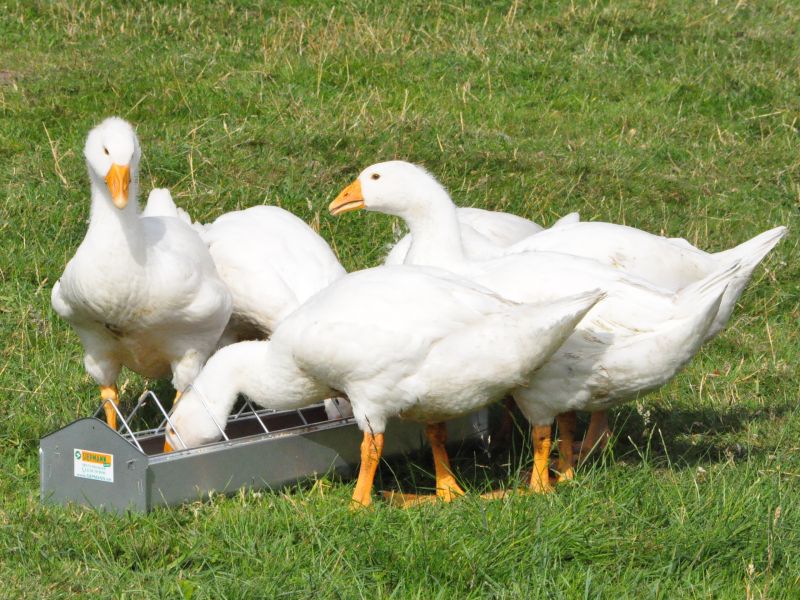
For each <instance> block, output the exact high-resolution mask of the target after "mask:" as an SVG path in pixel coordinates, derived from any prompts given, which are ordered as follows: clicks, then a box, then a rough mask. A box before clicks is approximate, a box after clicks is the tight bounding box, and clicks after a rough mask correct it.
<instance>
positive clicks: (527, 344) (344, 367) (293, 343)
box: [165, 266, 601, 505]
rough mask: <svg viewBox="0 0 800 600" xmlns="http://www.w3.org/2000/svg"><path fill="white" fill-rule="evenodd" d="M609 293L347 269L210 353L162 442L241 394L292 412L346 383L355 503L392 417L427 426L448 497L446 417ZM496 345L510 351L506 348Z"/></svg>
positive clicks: (198, 429) (208, 426)
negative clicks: (357, 455) (522, 298)
mask: <svg viewBox="0 0 800 600" xmlns="http://www.w3.org/2000/svg"><path fill="white" fill-rule="evenodd" d="M600 297H601V293H600V292H598V291H596V290H593V291H591V292H589V293H582V294H578V295H576V296H572V297H569V298H564V299H562V300H559V301H557V302H553V303H552V304H550V305H548V306H537V305H529V304H517V303H514V302H511V301H508V300H505V299H502V298H500V297H498V296H497V295H495V294H493V293H491V292H489V291H488V290H486V289H484V288H481V287H480V286H477V285H475V284H472V283H469V282H467V281H464V280H461V279H458V278H457V277H455V276H454V275H452V274H449V273H446V272H444V271H440V270H438V269H428V268H419V267H403V266H394V267H377V268H374V269H369V270H366V271H359V272H357V273H352V274H350V275H346V276H345V277H343V278H341V279H339V280H338V281H337V282H335V283H333V284H331V285H330V286H329V287H327V288H325V289H324V290H322V291H320V292H319V293H317V294H316V295H315V296H313V297H312V298H311V299H310V300H308V301H307V302H306V303H305V304H303V305H302V306H301V307H300V308H298V309H297V310H296V311H294V312H293V313H292V314H291V315H290V316H289V317H287V318H286V319H284V320H283V321H282V322H281V323H280V325H278V327H277V329H276V330H275V331H274V332H273V334H272V337H271V339H270V340H269V341H264V342H240V343H238V344H233V345H231V346H227V347H225V348H222V349H221V350H219V352H217V353H216V354H215V355H214V356H212V357H211V359H210V360H209V361H208V363H207V364H206V366H205V368H204V369H203V371H202V372H201V373H200V375H199V376H198V378H197V380H196V381H195V383H194V385H192V387H191V388H190V389H189V390H187V391H186V393H185V394H184V396H183V397H182V399H181V401H180V402H179V403H178V404H177V406H176V407H175V410H174V412H173V414H172V424H173V425H174V430H173V429H169V430H168V431H167V436H166V440H165V451H170V450H172V449H173V448H180V447H181V442H183V443H184V444H185V445H186V446H187V447H192V446H196V445H199V444H203V443H207V442H210V441H214V440H217V439H219V437H220V434H219V430H218V429H217V427H216V425H215V421H216V422H217V423H224V422H225V421H226V418H227V416H228V415H229V414H230V412H231V410H232V408H233V404H234V402H235V400H236V397H237V395H238V394H244V395H246V396H247V397H248V398H250V400H252V401H253V402H255V403H256V404H259V405H261V406H264V407H267V408H273V409H293V408H299V407H302V406H306V405H308V404H312V403H314V402H318V401H319V400H321V399H323V398H328V397H330V396H331V395H335V393H336V392H344V393H345V394H347V397H348V398H349V399H350V403H351V404H352V407H353V412H354V415H355V419H356V422H357V424H358V426H359V428H360V429H361V430H362V431H363V433H364V438H363V443H362V446H361V468H360V471H359V476H358V482H357V484H356V489H355V492H354V494H353V500H354V502H356V503H357V504H361V505H368V504H369V503H370V502H371V489H372V481H373V477H374V474H375V469H376V467H377V463H378V460H379V459H380V455H381V449H382V447H383V433H384V429H385V426H386V422H387V419H389V418H392V417H402V418H406V419H412V420H415V421H420V422H423V423H426V424H427V425H428V427H427V429H426V431H427V434H428V439H429V440H430V443H431V446H432V449H433V455H434V463H435V467H436V487H437V494H438V496H439V497H442V498H443V499H445V500H449V499H451V498H452V496H453V490H454V489H457V485H456V484H455V481H454V479H453V477H452V474H451V473H450V467H449V463H448V460H447V454H446V452H445V450H444V429H443V426H442V422H443V421H445V420H447V419H451V418H454V417H457V416H460V415H463V414H467V413H469V412H472V411H474V410H477V409H479V408H481V407H483V406H486V405H487V404H489V403H491V402H494V401H496V400H499V399H500V398H501V397H503V395H504V394H505V393H507V392H508V391H509V390H512V389H514V388H515V387H517V386H519V385H520V384H525V382H526V381H527V380H528V378H529V377H530V374H531V372H532V371H534V370H535V369H536V368H537V367H539V366H540V365H541V364H542V363H543V362H544V360H545V359H546V358H547V357H548V356H550V355H551V354H552V353H553V352H554V351H555V350H556V348H558V347H559V346H560V345H561V344H562V343H563V341H564V340H565V339H566V337H567V336H568V335H569V334H570V333H571V332H572V330H573V328H574V327H575V325H576V324H577V323H578V321H580V319H581V318H582V317H583V316H584V315H585V314H586V312H587V311H588V310H589V309H590V308H591V307H592V306H593V305H594V304H595V303H596V302H597V301H598V299H599V298H600ZM497 346H502V347H503V348H506V350H507V352H506V353H505V354H503V355H502V356H499V355H498V353H497V351H496V348H497ZM467 363H468V364H470V366H471V368H470V369H469V370H468V371H466V372H465V371H464V365H465V364H467ZM201 394H202V396H201ZM202 398H205V401H206V404H208V405H209V408H210V413H211V414H209V413H207V412H206V411H205V410H204V409H203V407H202V405H203V400H202ZM179 440H180V441H179ZM459 492H460V490H459Z"/></svg>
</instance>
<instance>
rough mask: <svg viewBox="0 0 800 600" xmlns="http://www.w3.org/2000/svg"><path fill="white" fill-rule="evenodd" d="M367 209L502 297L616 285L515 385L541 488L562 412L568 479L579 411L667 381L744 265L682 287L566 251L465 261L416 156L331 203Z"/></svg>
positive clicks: (444, 199)
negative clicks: (400, 222) (393, 218)
mask: <svg viewBox="0 0 800 600" xmlns="http://www.w3.org/2000/svg"><path fill="white" fill-rule="evenodd" d="M376 176H377V177H376ZM430 204H434V205H435V206H436V208H435V211H436V214H437V219H435V220H427V219H425V218H424V215H425V214H427V213H429V212H430V211H427V210H425V209H424V208H420V207H427V206H429V205H430ZM361 207H365V208H367V209H372V210H376V211H380V212H386V213H389V214H394V215H397V216H400V217H401V218H403V219H405V220H406V221H407V222H408V225H409V229H410V230H411V232H412V236H413V243H412V246H411V248H410V250H409V253H408V258H407V262H412V263H414V264H428V265H433V266H438V267H442V268H446V269H448V270H451V271H454V272H456V273H458V274H459V275H462V276H464V277H466V278H468V279H470V280H472V281H474V282H476V283H479V284H481V285H484V286H486V287H488V288H490V289H492V290H493V291H495V292H497V293H499V294H501V295H502V296H504V297H507V298H510V299H513V300H516V301H525V302H533V301H539V302H546V301H550V300H553V299H557V298H559V297H560V296H562V295H564V294H572V293H576V292H579V291H581V290H584V289H586V288H590V289H591V288H595V287H597V288H600V289H603V290H606V291H607V292H608V297H607V298H606V299H605V300H603V301H601V302H599V303H598V305H597V306H596V307H595V308H594V309H593V310H592V311H591V312H590V313H589V314H588V315H587V317H586V319H584V320H583V321H582V322H581V323H580V324H579V325H578V327H577V328H576V331H575V333H574V334H573V335H572V336H570V338H569V340H568V341H567V342H566V343H565V344H564V346H563V347H561V348H560V349H559V350H558V351H557V352H556V353H555V354H554V355H553V357H552V358H551V359H550V360H548V361H547V363H546V364H545V365H544V366H543V367H542V368H540V369H539V370H538V371H537V372H536V373H534V374H533V376H532V377H531V380H530V381H529V382H528V384H527V385H526V386H525V388H521V389H519V390H517V391H516V392H515V393H514V398H515V400H516V401H517V403H518V404H519V406H520V409H521V410H522V411H523V413H524V414H525V415H526V417H528V418H529V419H530V420H531V421H532V423H533V425H534V449H535V456H536V457H538V459H539V462H538V463H536V466H535V471H534V472H535V473H536V470H537V469H538V470H539V477H540V480H541V481H542V484H543V487H547V486H546V483H545V482H546V477H545V474H546V463H545V462H544V460H543V459H542V456H543V455H544V454H546V453H547V452H549V446H547V447H545V446H543V444H544V440H545V438H546V437H548V436H549V427H550V423H551V421H552V419H553V418H554V417H555V416H556V415H558V414H563V417H562V418H561V419H560V422H561V424H562V427H561V431H562V442H563V443H562V444H561V446H560V449H561V450H562V452H561V454H562V457H561V458H562V460H561V463H560V467H559V469H560V470H561V471H562V473H563V474H564V476H565V477H570V476H571V464H572V462H573V460H572V443H571V442H572V440H571V436H572V435H573V434H572V431H573V430H574V412H573V411H575V410H605V409H606V408H608V407H610V406H614V405H616V404H618V403H620V402H623V401H625V400H628V399H631V398H633V397H635V396H636V395H638V394H640V393H644V392H647V391H650V390H653V389H655V388H657V387H659V386H661V385H663V384H664V383H666V382H667V381H669V380H670V379H671V378H672V377H673V376H674V375H675V374H676V373H677V371H678V370H679V369H680V368H681V367H682V366H683V365H685V364H686V363H687V362H688V361H689V360H690V359H691V357H692V356H693V355H694V354H695V353H696V352H697V350H698V349H699V347H700V345H701V344H702V342H703V340H704V339H705V337H706V334H707V332H708V330H709V328H710V327H711V326H712V324H713V322H714V320H715V318H716V316H717V313H718V309H719V305H720V301H721V299H722V297H723V294H724V293H725V290H726V289H727V287H728V285H729V284H730V283H731V282H732V281H735V280H736V278H737V277H739V274H740V271H741V267H740V265H739V262H738V261H733V262H731V264H729V265H727V266H723V267H721V268H720V269H718V270H717V271H716V272H714V273H712V274H710V275H708V276H707V277H705V278H703V279H701V280H700V281H698V282H695V283H693V284H692V285H690V286H687V287H686V288H684V289H682V290H681V291H680V292H677V293H674V292H671V291H668V290H664V289H662V288H658V287H656V286H653V285H652V284H651V283H650V282H648V281H646V280H644V279H641V278H638V277H635V276H632V275H628V274H626V273H624V272H621V271H619V270H616V269H613V268H611V267H608V266H606V265H603V264H601V263H598V262H596V261H592V260H589V259H586V258H582V257H576V256H569V255H566V254H558V253H549V252H535V253H534V252H528V253H520V254H514V255H509V256H503V257H500V258H496V259H491V260H486V261H466V260H465V259H464V252H463V249H462V246H461V240H460V238H459V229H458V224H457V222H456V219H455V217H454V209H453V204H452V201H451V200H450V198H449V196H448V194H447V192H446V191H445V190H444V188H443V187H442V186H441V185H440V184H439V183H438V182H437V181H436V180H435V179H434V178H433V177H432V176H431V175H429V174H428V173H427V172H425V171H424V170H423V169H421V168H419V167H416V166H414V165H411V164H408V163H402V162H390V163H382V164H378V165H373V166H372V167H369V168H367V169H365V170H364V171H363V172H362V173H361V175H360V176H359V177H358V179H357V180H356V181H355V182H354V183H353V184H351V185H350V186H348V187H347V188H345V189H344V190H343V191H342V193H341V194H340V195H339V196H338V197H337V198H336V199H335V200H334V201H333V202H332V203H331V205H330V210H331V212H332V213H333V214H339V213H341V212H345V210H349V209H354V208H361ZM421 215H422V216H421ZM448 215H449V216H448ZM537 235H541V234H537ZM548 443H549V441H548Z"/></svg>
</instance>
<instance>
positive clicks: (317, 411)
mask: <svg viewBox="0 0 800 600" xmlns="http://www.w3.org/2000/svg"><path fill="white" fill-rule="evenodd" d="M189 387H190V388H191V387H192V386H189ZM187 391H188V390H187ZM194 391H195V392H197V393H198V395H199V397H200V400H201V402H202V405H203V408H204V409H205V411H206V414H207V415H208V416H209V417H210V418H211V420H212V421H213V422H214V425H216V427H217V429H218V430H219V432H220V435H221V436H222V439H223V440H224V441H226V442H227V441H230V440H231V436H230V435H229V434H228V432H229V431H230V430H232V429H233V430H236V431H238V432H239V433H241V431H240V430H241V428H237V427H236V425H239V424H245V423H251V424H253V423H255V424H257V425H258V429H257V430H256V431H252V429H253V428H252V427H251V428H250V429H247V431H250V435H257V434H264V433H266V434H272V433H275V432H277V431H280V430H283V429H287V428H291V427H286V423H287V422H289V423H291V422H293V421H296V423H297V426H300V427H304V426H309V425H313V424H317V423H321V422H332V423H333V422H338V421H341V422H342V423H344V422H346V421H348V420H350V419H352V415H351V413H349V411H347V410H343V404H342V402H344V401H343V400H341V399H339V398H337V399H333V401H332V402H330V403H329V404H328V405H327V406H326V405H325V404H324V403H319V404H313V405H310V406H307V407H303V408H299V409H296V410H282V411H278V410H273V409H269V408H260V409H259V408H256V406H255V405H253V403H252V402H251V401H250V400H249V399H247V398H240V399H239V401H238V402H237V403H236V405H235V406H234V410H233V411H232V412H231V414H230V416H229V417H228V419H227V421H226V422H225V424H224V426H223V425H222V424H221V423H218V422H217V420H216V419H215V418H214V416H213V414H212V413H211V411H210V410H209V407H208V401H207V399H206V397H205V395H204V394H203V393H202V391H200V389H199V388H196V387H195V388H194ZM106 402H107V401H103V402H101V403H100V405H99V406H98V407H97V410H96V411H95V412H94V414H93V415H92V416H93V417H94V418H96V419H101V420H103V419H104V415H105V409H104V407H105V404H106ZM108 404H109V405H111V406H112V407H113V409H114V412H115V413H116V415H117V419H118V421H119V423H120V425H119V430H118V432H117V433H119V435H120V436H121V437H122V438H123V439H124V440H126V441H127V442H128V443H130V444H131V445H132V446H134V447H135V448H137V449H138V450H139V451H140V452H143V453H145V454H153V451H152V444H147V442H150V441H152V440H154V439H163V438H164V436H165V435H166V430H167V427H168V426H169V427H172V429H173V431H175V435H176V437H177V438H178V441H179V442H180V443H181V444H182V445H183V448H181V449H188V446H187V444H186V443H184V441H183V439H182V438H181V436H180V433H178V432H177V430H175V428H174V426H173V423H172V419H171V418H170V416H171V413H172V410H171V409H170V410H167V408H166V407H165V406H164V404H163V403H162V402H161V400H160V399H159V397H158V396H157V395H156V394H155V392H153V391H152V390H146V391H145V392H144V393H143V394H141V395H140V396H139V398H138V400H137V401H136V404H135V405H134V406H133V408H132V409H131V410H130V411H128V413H127V415H126V414H123V412H122V411H121V410H120V408H119V406H117V405H116V404H114V403H113V402H108ZM148 406H149V407H152V409H153V410H154V411H155V413H156V418H157V422H156V423H157V424H155V425H152V423H153V420H152V418H149V419H148V418H147V416H145V415H144V414H143V413H144V412H145V410H146V407H148ZM322 415H324V417H325V418H324V419H323V418H321V416H322ZM275 417H281V419H280V422H281V425H282V426H279V427H270V425H269V421H270V420H275V419H274V418H275ZM137 425H138V428H137ZM236 437H246V435H236Z"/></svg>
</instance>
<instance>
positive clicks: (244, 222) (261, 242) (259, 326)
mask: <svg viewBox="0 0 800 600" xmlns="http://www.w3.org/2000/svg"><path fill="white" fill-rule="evenodd" d="M144 214H153V215H162V216H171V217H176V218H178V219H181V220H183V221H184V222H186V223H188V224H189V225H191V226H192V227H193V228H194V229H195V230H196V231H197V232H198V233H199V235H200V237H201V238H203V241H205V242H206V244H208V248H209V251H210V252H211V257H212V258H213V259H214V264H215V265H216V267H217V271H218V272H219V274H220V277H221V278H222V280H223V281H224V282H225V284H226V285H227V286H228V289H229V290H230V292H231V294H232V295H233V313H232V314H231V319H230V321H229V322H228V326H227V327H226V328H225V333H224V334H223V336H222V339H221V340H220V344H219V345H220V346H225V345H227V344H232V343H234V342H239V341H243V340H263V339H267V338H268V337H269V336H270V334H271V333H272V331H273V330H274V329H275V327H276V326H277V325H278V323H280V321H281V320H283V319H284V318H285V317H286V316H287V315H289V314H290V313H291V312H292V311H294V310H295V309H296V308H297V307H298V306H300V305H301V304H302V303H303V302H305V301H306V300H307V299H308V298H310V297H311V296H312V295H314V294H315V293H316V292H318V291H319V290H321V289H323V288H325V287H327V286H328V285H330V284H331V283H333V282H334V281H336V280H337V279H339V278H340V277H342V276H344V275H345V273H346V271H345V270H344V267H342V265H341V263H339V260H338V259H337V258H336V255H335V254H334V253H333V251H332V250H331V248H330V246H328V244H327V242H326V241H325V240H323V239H322V237H321V236H319V235H318V234H317V233H316V232H315V231H314V230H313V229H311V227H309V226H308V225H306V223H304V222H303V221H302V220H301V219H299V218H297V217H296V216H295V215H293V214H292V213H290V212H288V211H286V210H283V209H282V208H279V207H277V206H254V207H252V208H248V209H245V210H237V211H233V212H228V213H225V214H223V215H222V216H220V217H218V218H217V219H216V220H215V221H214V222H213V223H209V224H206V225H203V224H201V223H196V222H195V223H193V222H192V220H191V217H190V216H189V215H188V213H187V212H186V211H185V210H183V209H182V208H180V207H178V206H177V205H176V204H175V202H174V201H173V199H172V195H171V194H170V192H169V190H167V189H164V188H156V189H153V190H152V191H151V192H150V196H149V197H148V199H147V206H146V207H145V210H144ZM325 412H326V413H327V415H328V418H329V419H337V418H340V417H350V416H352V414H353V413H352V410H351V407H350V405H349V404H348V402H347V401H346V400H344V399H342V398H329V399H326V400H325Z"/></svg>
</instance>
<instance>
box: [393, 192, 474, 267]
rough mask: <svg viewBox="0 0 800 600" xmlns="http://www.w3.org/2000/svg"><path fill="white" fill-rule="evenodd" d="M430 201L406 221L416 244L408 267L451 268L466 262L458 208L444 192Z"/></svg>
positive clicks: (407, 261)
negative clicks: (411, 265)
mask: <svg viewBox="0 0 800 600" xmlns="http://www.w3.org/2000/svg"><path fill="white" fill-rule="evenodd" d="M430 200H431V201H430V202H427V203H426V204H425V205H424V210H416V211H412V212H411V213H410V214H409V215H408V217H407V218H406V223H407V224H408V229H409V231H410V233H411V240H412V241H411V248H410V249H409V253H408V258H407V260H406V263H409V264H415V265H427V266H434V267H442V268H451V267H453V266H456V265H458V264H460V263H462V262H463V261H464V248H463V245H462V241H461V225H460V224H459V221H458V214H457V212H456V206H455V205H454V204H453V202H452V200H450V197H449V196H448V195H447V194H446V193H445V192H444V191H442V192H440V193H438V194H435V195H434V197H433V198H431V199H430Z"/></svg>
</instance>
